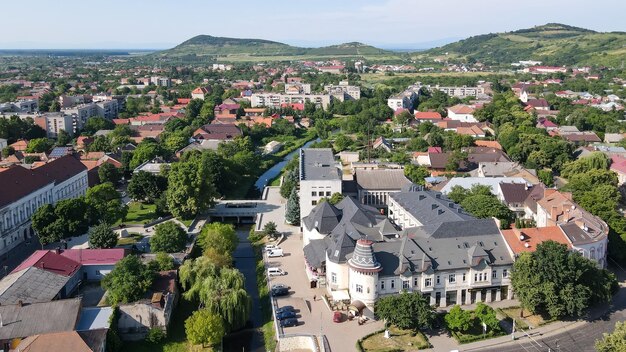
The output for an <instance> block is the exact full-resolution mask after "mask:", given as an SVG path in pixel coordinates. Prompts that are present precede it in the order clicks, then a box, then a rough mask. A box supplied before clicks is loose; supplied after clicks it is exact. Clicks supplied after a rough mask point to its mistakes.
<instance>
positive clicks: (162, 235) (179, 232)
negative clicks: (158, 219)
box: [150, 221, 187, 253]
mask: <svg viewBox="0 0 626 352" xmlns="http://www.w3.org/2000/svg"><path fill="white" fill-rule="evenodd" d="M186 244H187V232H186V231H185V230H184V229H183V228H182V227H180V226H179V225H178V224H177V223H175V222H174V221H168V222H165V223H162V224H160V225H157V227H156V230H155V231H154V235H153V236H152V237H151V238H150V249H151V250H152V251H153V252H165V253H176V252H180V251H182V250H183V249H185V245H186Z"/></svg>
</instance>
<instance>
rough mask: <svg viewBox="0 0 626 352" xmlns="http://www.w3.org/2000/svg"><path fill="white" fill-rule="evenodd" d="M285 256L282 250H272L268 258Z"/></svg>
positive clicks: (268, 253)
mask: <svg viewBox="0 0 626 352" xmlns="http://www.w3.org/2000/svg"><path fill="white" fill-rule="evenodd" d="M282 256H283V250H282V249H280V248H277V249H274V250H271V251H268V252H267V257H268V258H275V257H282Z"/></svg>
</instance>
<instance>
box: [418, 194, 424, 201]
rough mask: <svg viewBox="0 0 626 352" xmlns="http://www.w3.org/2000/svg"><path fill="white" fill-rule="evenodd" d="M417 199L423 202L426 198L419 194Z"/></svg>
mask: <svg viewBox="0 0 626 352" xmlns="http://www.w3.org/2000/svg"><path fill="white" fill-rule="evenodd" d="M417 199H418V200H423V199H426V196H425V195H423V194H420V196H419V197H418V198H417Z"/></svg>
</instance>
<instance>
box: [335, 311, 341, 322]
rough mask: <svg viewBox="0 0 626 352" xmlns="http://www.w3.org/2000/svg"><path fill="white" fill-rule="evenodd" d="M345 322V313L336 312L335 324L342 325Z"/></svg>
mask: <svg viewBox="0 0 626 352" xmlns="http://www.w3.org/2000/svg"><path fill="white" fill-rule="evenodd" d="M342 321H343V313H341V312H339V311H336V312H334V313H333V323H341V322H342Z"/></svg>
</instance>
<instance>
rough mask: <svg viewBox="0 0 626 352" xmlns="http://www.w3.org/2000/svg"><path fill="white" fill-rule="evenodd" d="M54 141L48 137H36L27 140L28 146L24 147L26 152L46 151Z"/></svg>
mask: <svg viewBox="0 0 626 352" xmlns="http://www.w3.org/2000/svg"><path fill="white" fill-rule="evenodd" d="M53 145H54V142H52V140H50V139H48V138H37V139H32V140H30V141H29V142H28V146H27V147H26V152H27V153H47V152H48V151H49V150H50V149H51V148H52V146H53Z"/></svg>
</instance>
